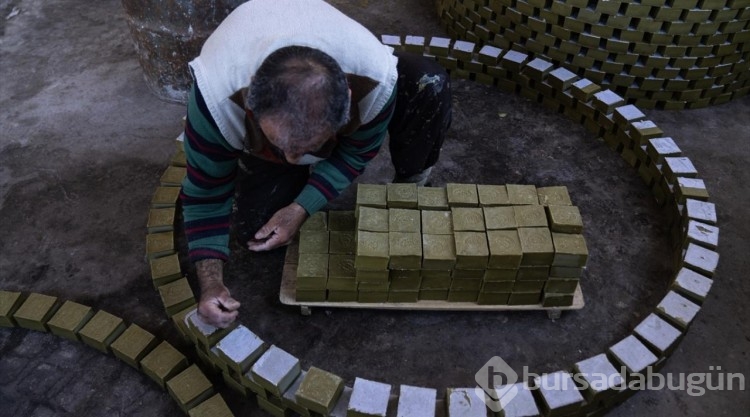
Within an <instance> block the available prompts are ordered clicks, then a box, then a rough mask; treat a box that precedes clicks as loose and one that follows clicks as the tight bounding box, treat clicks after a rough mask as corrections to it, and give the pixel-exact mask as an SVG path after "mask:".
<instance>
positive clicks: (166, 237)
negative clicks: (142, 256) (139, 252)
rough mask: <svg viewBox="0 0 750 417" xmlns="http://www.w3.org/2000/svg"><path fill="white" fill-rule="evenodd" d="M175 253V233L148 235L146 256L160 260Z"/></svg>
mask: <svg viewBox="0 0 750 417" xmlns="http://www.w3.org/2000/svg"><path fill="white" fill-rule="evenodd" d="M174 252H175V246H174V232H159V233H149V234H147V235H146V256H147V257H148V259H154V258H160V257H162V256H167V255H171V254H173V253H174Z"/></svg>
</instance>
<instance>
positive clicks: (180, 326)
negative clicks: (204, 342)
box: [172, 304, 196, 343]
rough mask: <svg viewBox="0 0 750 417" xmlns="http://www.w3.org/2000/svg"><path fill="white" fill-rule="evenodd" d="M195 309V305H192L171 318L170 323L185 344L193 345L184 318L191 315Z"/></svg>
mask: <svg viewBox="0 0 750 417" xmlns="http://www.w3.org/2000/svg"><path fill="white" fill-rule="evenodd" d="M195 309H196V305H195V304H192V305H190V306H189V307H188V308H186V309H184V310H181V311H180V312H178V313H176V314H174V315H173V316H172V323H174V325H175V327H176V328H177V331H178V332H179V333H180V336H182V338H183V339H184V340H185V341H186V342H190V343H194V341H193V339H192V335H191V332H190V329H189V328H188V325H187V323H186V322H185V317H187V315H188V314H190V313H192V312H193V311H194V310H195Z"/></svg>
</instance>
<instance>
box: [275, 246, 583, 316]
mask: <svg viewBox="0 0 750 417" xmlns="http://www.w3.org/2000/svg"><path fill="white" fill-rule="evenodd" d="M286 253H287V255H286V259H285V260H284V270H283V272H282V276H281V290H280V292H279V300H280V301H281V303H282V304H285V305H292V306H299V307H300V311H301V313H302V315H304V316H309V315H310V314H312V307H325V308H331V307H339V308H369V309H379V310H433V311H434V310H450V311H529V310H543V311H546V312H547V316H548V317H549V318H550V319H552V320H555V319H558V318H560V316H561V315H562V312H563V311H564V310H580V309H582V308H583V306H584V305H585V303H584V301H583V292H581V286H580V285H579V286H578V287H576V291H575V293H574V294H573V304H572V305H570V306H565V307H544V306H542V305H541V304H528V305H517V306H509V305H480V304H477V303H471V302H455V301H433V300H420V301H417V302H416V303H358V302H332V301H297V297H296V295H295V294H296V288H297V256H298V251H297V242H296V241H295V242H293V243H292V244H290V245H289V248H287V252H286Z"/></svg>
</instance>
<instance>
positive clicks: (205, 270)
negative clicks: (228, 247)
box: [195, 259, 240, 328]
mask: <svg viewBox="0 0 750 417" xmlns="http://www.w3.org/2000/svg"><path fill="white" fill-rule="evenodd" d="M195 267H196V270H197V273H198V281H199V282H200V287H201V299H200V302H199V303H198V314H200V316H201V318H203V319H204V320H205V321H206V323H208V324H212V325H214V326H216V327H221V328H225V327H228V326H229V325H230V324H232V322H233V321H234V320H235V319H236V318H237V314H239V312H238V311H237V310H238V309H239V308H240V302H239V301H237V300H235V299H234V298H232V297H231V296H230V295H229V290H228V289H227V287H225V286H224V278H223V277H224V272H223V267H224V263H223V262H222V261H221V260H219V259H204V260H202V261H198V262H196V263H195Z"/></svg>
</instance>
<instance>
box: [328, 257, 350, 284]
mask: <svg viewBox="0 0 750 417" xmlns="http://www.w3.org/2000/svg"><path fill="white" fill-rule="evenodd" d="M356 275H357V270H356V269H354V256H353V255H329V256H328V278H351V279H354V277H355V276H356Z"/></svg>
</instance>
